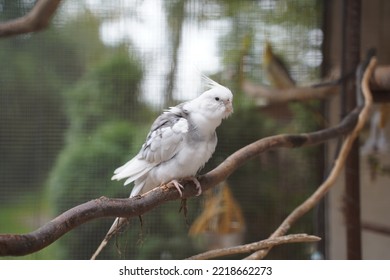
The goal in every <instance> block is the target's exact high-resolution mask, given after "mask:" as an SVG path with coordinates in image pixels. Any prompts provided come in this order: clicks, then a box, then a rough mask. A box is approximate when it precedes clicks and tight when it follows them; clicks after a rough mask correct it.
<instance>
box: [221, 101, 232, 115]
mask: <svg viewBox="0 0 390 280" xmlns="http://www.w3.org/2000/svg"><path fill="white" fill-rule="evenodd" d="M223 103H224V105H225V108H226V112H227V113H229V114H231V113H233V104H232V101H231V100H226V101H224V102H223Z"/></svg>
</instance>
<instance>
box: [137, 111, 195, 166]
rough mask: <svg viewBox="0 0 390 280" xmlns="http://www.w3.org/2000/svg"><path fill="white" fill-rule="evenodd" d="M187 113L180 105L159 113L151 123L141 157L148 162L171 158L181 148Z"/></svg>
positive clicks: (186, 126) (185, 131) (186, 127)
mask: <svg viewBox="0 0 390 280" xmlns="http://www.w3.org/2000/svg"><path fill="white" fill-rule="evenodd" d="M186 117H187V114H186V113H185V111H183V109H181V108H180V107H173V108H171V109H170V110H169V111H166V112H164V113H163V114H162V115H160V116H159V117H158V118H157V119H156V120H155V122H154V123H153V125H152V129H151V131H150V132H149V134H148V136H147V138H146V142H145V144H144V145H143V146H142V149H141V152H140V154H141V157H142V158H143V159H145V160H146V161H148V162H150V163H156V164H159V163H161V162H165V161H168V160H170V159H171V158H173V157H174V156H175V155H176V154H177V152H178V151H179V150H180V149H181V147H182V146H181V145H182V143H183V140H184V137H185V135H186V134H187V133H188V130H189V124H188V120H187V118H186Z"/></svg>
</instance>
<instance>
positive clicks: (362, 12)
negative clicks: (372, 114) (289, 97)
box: [324, 0, 390, 259]
mask: <svg viewBox="0 0 390 280" xmlns="http://www.w3.org/2000/svg"><path fill="white" fill-rule="evenodd" d="M324 5H325V21H324V27H325V38H326V41H325V44H324V58H325V60H324V62H325V63H324V72H325V73H326V72H327V71H330V69H332V68H334V67H340V69H341V71H342V72H343V73H344V74H345V75H347V74H348V73H349V72H350V71H353V70H354V69H355V67H356V66H357V64H358V63H359V62H360V60H361V59H362V58H363V57H364V56H365V54H366V52H367V51H368V50H369V49H370V48H375V49H376V52H377V57H378V62H379V65H390V32H389V29H390V17H389V16H388V15H389V14H390V2H389V1H385V0H343V1H337V0H331V1H324ZM388 70H389V67H388V66H386V67H382V68H381V70H380V71H379V72H382V74H383V71H385V72H386V71H388ZM379 72H378V75H382V74H379ZM382 78H383V80H382V83H387V82H388V81H389V78H390V77H388V75H387V76H386V75H382ZM353 81H354V79H353V77H352V79H350V80H349V81H347V82H346V83H345V84H344V85H343V89H342V92H341V94H340V96H334V97H333V98H332V99H331V100H330V102H329V104H328V106H327V107H328V112H329V117H330V119H331V123H332V124H335V123H337V122H338V121H339V120H340V118H341V117H342V116H343V115H344V114H346V113H347V112H348V111H350V110H351V109H352V108H353V107H355V106H356V102H357V101H356V94H355V85H354V82H353ZM374 84H375V83H374ZM373 89H374V88H373ZM375 100H376V101H377V103H378V104H379V102H381V103H383V102H389V101H390V91H389V90H388V89H387V90H386V89H383V88H382V90H381V91H378V90H377V89H375ZM388 139H390V138H388ZM360 140H361V143H362V142H364V137H361V139H360ZM361 143H359V142H356V144H355V147H354V149H353V151H352V152H351V155H350V157H349V159H348V162H347V164H346V167H345V174H344V178H340V180H339V183H338V184H339V185H338V186H336V187H335V188H333V189H332V191H331V192H330V194H329V197H328V199H327V203H326V205H327V207H326V233H327V234H326V242H325V244H326V246H325V257H326V258H327V259H361V258H363V259H389V258H390V251H389V250H388V248H389V247H390V236H389V235H388V233H387V234H386V231H387V229H388V228H390V220H389V219H388V213H389V211H390V205H389V203H388V199H389V197H390V177H389V175H382V176H378V177H377V178H376V180H373V177H372V176H371V175H370V172H369V171H370V166H369V161H368V159H369V157H368V156H363V155H362V154H361V153H360V147H359V146H360V145H361ZM336 149H337V144H336V143H332V144H330V145H329V147H328V149H327V158H328V162H327V164H328V166H330V165H331V164H333V162H332V160H333V159H334V155H335V151H336ZM375 156H376V157H377V158H378V159H379V161H380V164H383V165H386V164H388V163H390V159H389V158H390V154H389V153H387V154H386V153H384V154H378V155H375ZM378 229H381V230H378Z"/></svg>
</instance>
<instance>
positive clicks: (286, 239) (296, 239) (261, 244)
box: [188, 233, 321, 260]
mask: <svg viewBox="0 0 390 280" xmlns="http://www.w3.org/2000/svg"><path fill="white" fill-rule="evenodd" d="M320 240H321V238H319V237H318V236H314V235H307V234H304V233H301V234H290V235H285V236H280V237H275V238H269V239H265V240H261V241H258V242H253V243H249V244H245V245H241V246H235V247H230V248H224V249H216V250H211V251H207V252H204V253H201V254H198V255H195V256H192V257H189V258H188V260H207V259H213V258H218V257H225V256H230V255H236V254H243V253H250V252H254V251H257V250H261V249H265V248H269V247H272V246H277V245H281V244H286V243H302V242H317V241H320Z"/></svg>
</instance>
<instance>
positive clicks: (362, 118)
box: [246, 58, 376, 259]
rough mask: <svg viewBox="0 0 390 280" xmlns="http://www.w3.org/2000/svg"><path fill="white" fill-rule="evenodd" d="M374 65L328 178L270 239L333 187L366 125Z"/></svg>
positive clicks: (259, 255)
mask: <svg viewBox="0 0 390 280" xmlns="http://www.w3.org/2000/svg"><path fill="white" fill-rule="evenodd" d="M375 65H376V58H372V59H371V60H370V62H369V64H368V67H367V69H366V70H365V72H364V75H363V80H362V82H361V84H362V92H363V96H364V99H365V104H364V107H363V109H362V111H361V112H360V114H359V119H358V122H357V124H356V127H355V128H354V129H353V131H352V132H351V134H349V135H348V137H347V138H346V139H345V141H344V143H343V145H342V147H341V150H340V153H339V156H338V157H337V159H336V161H335V165H334V166H333V169H332V170H331V172H330V174H329V177H328V178H327V179H326V180H325V181H324V182H323V183H322V185H321V186H319V188H318V189H317V190H316V191H315V192H314V193H313V194H312V195H311V196H310V197H309V198H307V199H306V200H305V201H304V202H303V203H302V204H301V205H299V206H298V207H297V208H295V210H294V211H293V212H291V213H290V215H288V216H287V218H286V219H285V220H284V221H283V222H282V224H281V225H280V226H279V227H278V228H277V229H276V231H275V232H274V233H272V234H271V236H270V238H275V237H279V236H282V235H284V234H286V232H287V231H288V230H289V229H290V228H291V226H292V225H293V224H294V223H295V222H296V221H297V220H298V219H299V218H300V217H302V216H303V215H304V214H306V213H307V212H308V211H309V210H311V209H312V208H313V207H314V206H315V205H317V204H318V202H319V201H320V200H321V199H322V198H323V197H324V196H325V194H327V192H328V191H329V190H330V188H331V187H332V186H333V185H334V183H335V181H336V179H337V177H338V175H339V174H340V172H341V170H342V168H343V166H344V164H345V160H346V158H347V156H348V154H349V151H350V150H351V147H352V144H353V142H354V141H355V139H356V137H357V136H358V135H359V133H360V130H361V129H362V128H363V126H364V124H365V123H366V121H367V119H368V117H369V114H370V110H371V107H372V103H373V100H372V95H371V91H370V88H369V80H370V77H371V76H372V72H373V71H374V68H375ZM271 249H272V247H269V248H267V249H263V250H259V251H257V252H255V253H253V254H252V255H250V256H248V257H247V258H246V259H263V258H264V257H265V256H266V255H267V254H268V252H269V251H270V250H271Z"/></svg>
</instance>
